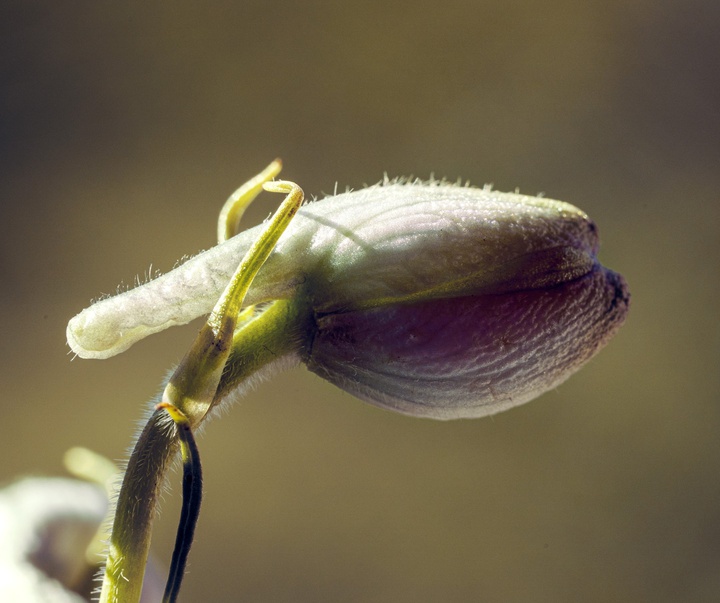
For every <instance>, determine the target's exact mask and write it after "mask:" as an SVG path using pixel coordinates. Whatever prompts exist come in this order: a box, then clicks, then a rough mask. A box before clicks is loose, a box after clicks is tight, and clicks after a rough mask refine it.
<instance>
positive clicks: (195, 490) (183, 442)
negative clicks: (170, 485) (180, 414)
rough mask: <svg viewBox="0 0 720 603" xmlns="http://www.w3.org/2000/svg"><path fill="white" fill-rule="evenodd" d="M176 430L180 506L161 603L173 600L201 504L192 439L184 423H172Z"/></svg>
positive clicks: (197, 458)
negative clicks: (180, 469) (179, 454)
mask: <svg viewBox="0 0 720 603" xmlns="http://www.w3.org/2000/svg"><path fill="white" fill-rule="evenodd" d="M173 418H175V417H173ZM176 426H177V431H178V437H179V438H180V447H181V450H182V457H183V504H182V510H181V512H180V522H179V524H178V530H177V535H176V537H175V549H174V550H173V556H172V562H171V563H170V573H169V575H168V579H167V584H166V585H165V594H164V595H163V603H175V601H176V600H177V596H178V593H179V592H180V586H181V585H182V581H183V577H184V575H185V565H186V563H187V558H188V555H189V554H190V547H191V546H192V542H193V537H194V535H195V526H196V525H197V520H198V516H199V515H200V504H201V503H202V467H201V465H200V453H199V452H198V448H197V444H196V443H195V437H194V436H193V433H192V430H191V429H190V424H189V422H188V421H187V419H185V420H184V421H181V422H177V421H176Z"/></svg>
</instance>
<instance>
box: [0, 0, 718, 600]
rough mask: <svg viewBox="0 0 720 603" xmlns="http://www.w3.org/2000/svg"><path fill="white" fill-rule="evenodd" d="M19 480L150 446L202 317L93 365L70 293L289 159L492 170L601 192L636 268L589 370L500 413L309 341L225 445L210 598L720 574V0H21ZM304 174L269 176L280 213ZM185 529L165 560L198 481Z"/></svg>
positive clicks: (172, 510) (0, 176) (360, 166)
mask: <svg viewBox="0 0 720 603" xmlns="http://www.w3.org/2000/svg"><path fill="white" fill-rule="evenodd" d="M0 15H1V16H0V44H1V45H2V48H1V50H0V70H1V71H0V77H1V81H0V85H1V89H0V203H1V208H0V209H1V212H2V213H1V216H0V304H1V308H2V311H1V314H0V316H1V318H0V328H1V329H2V331H1V332H2V339H1V341H0V346H2V352H1V354H2V355H1V358H2V362H1V363H0V384H1V385H2V398H1V399H0V411H1V412H2V437H1V438H0V453H2V458H3V463H2V467H0V480H2V481H4V482H7V481H9V480H11V479H12V478H13V477H14V476H18V475H23V474H49V475H62V474H63V468H62V465H61V458H62V454H63V452H64V451H65V450H66V449H67V448H69V447H70V446H73V445H84V446H87V447H89V448H92V449H94V450H97V451H98V452H101V453H103V454H105V455H107V456H109V457H111V458H114V459H122V458H123V457H124V455H125V450H126V448H127V446H128V445H129V443H130V441H131V438H132V434H133V432H134V430H135V427H136V421H137V420H138V419H139V417H140V416H141V412H142V410H141V409H142V407H143V405H144V404H145V402H146V401H147V400H148V399H150V397H151V396H152V395H154V394H155V392H156V391H157V388H158V384H159V383H160V381H161V380H162V378H163V376H164V375H165V373H166V371H167V369H168V368H170V367H171V366H172V365H173V364H174V363H175V362H177V361H178V360H179V358H180V357H181V356H182V354H183V352H184V350H185V349H186V348H187V346H188V345H189V343H190V341H191V340H192V338H193V336H194V332H195V329H196V328H197V323H195V324H194V325H193V326H189V327H184V328H178V329H173V330H171V331H168V332H165V333H163V334H160V335H157V336H155V337H152V338H150V339H148V340H146V341H143V342H141V343H139V344H137V345H136V346H135V347H133V348H132V349H131V350H129V351H128V352H126V353H125V354H123V355H121V356H118V357H116V358H113V359H109V360H106V361H89V360H80V359H75V360H74V361H73V359H72V356H71V355H70V354H69V353H68V348H67V347H66V344H65V335H64V333H65V325H66V323H67V320H68V319H69V318H70V317H71V316H73V315H74V314H75V313H77V312H78V311H80V310H81V309H82V308H84V307H85V306H86V305H88V303H89V302H90V300H91V299H92V298H95V297H98V296H99V295H100V294H101V293H113V292H114V291H115V290H116V287H117V285H118V284H119V283H121V282H122V283H125V284H132V283H133V282H134V280H135V278H136V276H139V278H140V279H141V280H143V279H144V278H145V276H144V275H145V274H146V273H147V272H148V270H149V269H150V266H151V265H152V267H153V269H160V270H163V271H166V270H169V269H170V268H172V266H173V265H174V263H175V261H176V260H177V259H178V258H180V257H182V256H183V255H185V254H193V253H196V252H197V251H199V250H200V249H203V248H207V247H209V246H211V245H213V243H214V236H215V220H216V216H217V212H218V210H219V208H220V207H221V205H222V203H223V201H224V200H225V199H226V198H227V196H228V194H229V193H230V192H232V191H233V190H234V188H235V187H236V186H238V185H239V184H241V183H242V182H243V181H244V180H245V179H246V178H248V177H249V176H251V175H253V174H254V173H256V172H257V171H259V170H260V169H261V168H262V167H264V166H265V165H266V164H267V163H268V162H269V161H270V160H271V159H273V158H274V157H276V156H281V157H282V158H283V160H284V162H285V166H286V167H285V170H284V172H283V175H284V176H285V177H287V178H289V179H292V180H295V181H297V182H298V183H299V184H300V185H301V186H302V187H303V188H304V190H305V191H306V192H307V193H308V194H313V195H319V196H321V195H322V194H324V193H331V192H332V191H333V189H334V187H335V185H336V183H337V184H338V185H339V187H340V188H345V187H346V186H351V187H356V188H357V187H360V186H362V185H363V184H365V183H368V184H369V183H373V182H375V181H377V180H380V179H381V178H382V176H383V173H384V172H387V173H388V174H389V175H391V176H395V175H409V174H413V175H415V176H419V177H423V178H427V177H429V176H430V175H431V174H434V175H435V176H437V177H440V176H444V177H447V178H449V179H452V180H455V179H457V178H463V179H467V180H470V181H471V182H472V183H474V184H477V185H482V184H484V183H493V184H494V185H495V187H496V188H498V189H500V190H514V189H516V188H518V189H519V190H520V191H521V192H524V193H528V194H536V193H540V192H543V193H545V194H546V195H547V196H549V197H553V198H558V199H562V200H565V201H569V202H571V203H574V204H576V205H578V206H580V207H581V208H583V209H584V210H585V211H587V212H588V213H589V214H590V215H591V216H592V217H593V218H594V219H595V220H596V222H597V223H598V225H599V228H600V232H601V238H602V242H603V247H602V251H601V259H602V261H603V263H605V264H606V265H608V266H610V267H612V268H613V269H615V270H617V271H619V272H621V273H622V274H623V275H624V276H625V277H626V278H627V280H628V282H629V284H630V288H631V292H632V294H633V302H632V308H631V312H630V316H629V319H628V322H627V324H626V325H625V327H624V328H623V329H622V331H621V332H620V334H619V335H618V336H617V338H616V339H615V340H614V341H613V342H612V343H611V344H610V345H609V347H608V348H607V349H606V350H604V351H603V352H602V353H601V354H600V355H599V356H598V357H597V358H596V359H595V360H593V361H592V362H591V363H590V364H589V365H588V366H586V367H585V368H584V369H583V370H582V371H581V372H580V373H578V374H577V375H575V376H574V377H573V378H572V379H570V380H569V381H568V382H567V383H565V384H563V385H562V386H560V387H559V388H557V389H556V390H554V391H551V392H549V393H547V394H546V395H544V396H543V397H542V398H541V399H539V400H536V401H534V402H532V403H530V404H528V405H526V406H523V407H520V408H517V409H514V410H512V411H510V412H507V413H504V414H501V415H497V416H495V417H493V418H489V419H483V420H476V421H460V422H450V423H443V422H432V421H427V420H419V419H412V418H408V417H403V416H397V415H393V414H391V413H388V412H385V411H382V410H379V409H376V408H373V407H371V406H368V405H366V404H363V403H361V402H359V401H357V400H355V399H354V398H352V397H351V396H350V395H348V394H345V393H343V392H341V391H339V390H337V389H335V388H333V387H332V386H330V385H328V384H326V383H324V382H322V381H321V380H320V379H318V378H317V377H315V376H314V375H311V374H309V373H308V372H307V371H305V370H304V369H297V370H294V371H291V372H289V373H287V374H283V375H281V376H279V377H278V378H276V379H274V380H273V381H272V382H270V383H266V384H264V385H263V386H262V387H260V388H259V389H257V391H255V392H254V393H252V394H251V395H249V396H247V398H246V399H245V400H244V401H243V402H242V403H241V404H239V405H237V406H236V407H234V408H233V409H232V411H231V412H230V413H229V414H228V415H227V416H225V417H224V418H223V419H222V420H218V421H214V422H213V423H212V424H211V425H209V426H208V428H207V429H206V430H205V432H204V433H203V435H202V437H201V438H200V440H199V445H200V449H201V453H202V455H203V460H204V468H205V474H206V488H205V504H204V508H203V513H202V516H201V518H200V524H199V528H198V533H197V540H196V544H195V548H194V549H193V552H192V554H191V558H190V566H189V574H188V576H187V578H186V584H185V589H184V591H183V594H182V596H181V599H182V600H185V601H200V600H216V601H239V600H242V601H273V602H301V601H307V602H310V601H313V602H314V601H352V602H355V601H357V602H390V601H392V602H410V601H429V602H433V601H443V602H465V601H492V602H499V603H503V602H511V603H512V602H526V601H533V602H538V601H543V602H544V601H552V602H574V601H589V602H595V601H598V602H600V601H628V602H629V601H654V602H656V603H659V602H665V601H667V602H671V601H672V602H674V601H693V602H695V601H716V600H718V596H719V595H720V438H719V437H718V434H719V433H720V404H719V400H718V393H719V390H720V377H719V376H718V360H719V354H718V352H719V350H720V324H719V318H720V316H719V312H718V281H719V278H718V276H719V275H718V272H719V271H718V257H719V255H720V242H719V241H720V237H718V230H719V228H718V227H719V226H720V224H719V222H720V204H719V203H718V191H719V190H720V142H719V141H720V111H719V110H718V107H720V59H719V57H720V37H718V35H717V31H718V26H719V25H720V5H719V4H718V3H717V2H714V1H711V0H683V1H680V0H669V1H666V2H657V1H654V0H645V1H643V0H630V1H625V0H623V1H618V0H610V1H607V0H606V1H603V2H599V1H589V2H576V1H572V0H559V1H555V2H532V1H530V0H525V1H523V0H518V1H514V2H501V1H499V0H495V1H489V0H486V1H470V0H465V1H462V0H444V1H442V2H437V1H434V0H431V1H427V2H405V1H396V2H393V1H388V0H385V1H357V2H352V3H342V2H319V1H314V0H309V1H306V2H297V3H293V2H274V1H257V0H256V1H249V0H248V1H245V2H214V3H189V2H176V3H140V2H130V3H111V2H63V3H55V2H13V1H11V2H4V3H3V6H2V8H0ZM278 201H279V199H278V197H277V196H273V195H264V196H263V197H261V199H260V200H258V202H257V205H256V206H254V207H253V208H252V209H251V211H250V213H249V221H248V223H251V222H257V221H259V220H261V219H263V218H264V217H266V216H267V215H268V214H269V212H270V211H272V209H273V208H274V207H275V206H276V205H277V202H278ZM171 483H172V491H171V492H172V493H171V494H170V495H167V496H166V497H165V501H164V504H163V513H162V515H161V517H160V520H159V522H158V523H157V531H156V537H155V540H154V542H153V550H154V551H155V554H156V555H157V556H158V558H159V559H160V560H161V561H162V562H163V563H167V561H168V560H169V557H170V553H171V549H172V540H173V538H174V530H175V521H176V519H177V512H178V508H179V506H178V505H179V500H178V499H179V487H178V483H179V480H178V475H177V474H175V475H174V476H173V479H172V480H171Z"/></svg>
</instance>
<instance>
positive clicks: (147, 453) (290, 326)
mask: <svg viewBox="0 0 720 603" xmlns="http://www.w3.org/2000/svg"><path fill="white" fill-rule="evenodd" d="M308 320H309V317H308V313H307V310H306V306H305V305H304V304H299V303H298V301H297V299H296V300H293V301H290V300H279V301H276V302H274V303H273V304H271V305H270V306H269V307H268V308H267V309H266V310H265V311H264V312H262V313H261V314H259V316H258V317H257V318H255V319H254V320H251V321H250V322H248V323H246V324H245V325H243V327H242V329H240V330H239V331H238V332H237V333H236V334H235V337H234V339H233V346H232V352H231V354H230V357H229V359H228V362H227V364H226V367H225V371H224V373H223V376H222V379H221V381H220V384H219V386H218V388H217V393H216V396H215V399H214V400H213V406H216V405H217V404H218V403H221V402H222V400H223V398H225V397H226V396H227V395H228V394H229V393H231V391H232V390H234V389H236V388H237V387H238V386H239V385H241V384H242V382H244V381H245V380H246V379H248V378H249V377H251V376H252V375H253V374H255V373H256V372H257V371H258V370H260V369H261V368H263V367H265V366H267V365H268V364H270V363H272V362H273V361H276V360H278V359H280V358H283V357H287V356H288V355H292V354H296V353H297V352H298V346H299V345H300V344H299V342H300V341H302V340H303V336H304V334H305V333H306V332H307V328H308ZM206 417H207V413H205V414H203V415H202V416H188V419H189V420H190V423H191V424H192V427H193V429H197V427H198V426H199V425H200V424H201V423H202V422H203V421H204V419H205V418H206ZM178 448H179V446H178V440H177V435H176V430H175V427H174V423H173V421H172V419H171V418H170V417H169V416H168V414H167V412H165V411H164V410H156V411H155V412H154V413H153V414H152V416H151V417H150V419H149V421H148V423H147V425H146V426H145V428H144V429H143V430H142V432H141V433H140V436H139V438H138V440H137V443H136V444H135V448H134V450H133V452H132V454H131V456H130V460H129V462H128V466H127V470H126V472H125V477H124V478H123V482H122V486H121V488H120V494H119V496H118V501H117V507H116V511H115V518H114V522H113V529H112V536H111V538H110V546H109V551H108V558H107V565H106V570H105V579H104V582H103V588H102V592H101V595H100V602H101V603H136V602H137V601H139V599H140V593H141V590H142V582H143V577H144V573H145V565H146V563H147V557H148V552H149V547H150V539H151V531H152V521H153V519H154V517H155V513H156V507H157V501H158V493H159V490H160V487H161V486H162V484H163V480H164V479H165V473H166V471H167V468H168V465H169V463H170V462H171V460H172V459H173V458H174V457H175V455H176V454H177V451H178Z"/></svg>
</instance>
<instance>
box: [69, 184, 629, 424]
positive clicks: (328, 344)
mask: <svg viewBox="0 0 720 603" xmlns="http://www.w3.org/2000/svg"><path fill="white" fill-rule="evenodd" d="M258 228H260V227H258ZM258 232H259V230H257V229H250V230H248V231H245V232H243V233H241V234H240V235H238V236H236V237H233V238H232V239H230V240H228V241H227V242H225V243H223V244H222V245H218V246H217V247H215V248H213V249H211V250H209V251H207V252H205V253H203V254H200V255H198V256H197V257H195V258H193V259H191V260H189V261H188V262H186V263H185V264H183V265H182V266H180V267H179V268H177V269H175V270H174V271H172V272H170V273H168V274H166V275H164V276H162V277H160V278H158V279H156V280H155V281H152V282H150V283H147V284H145V285H143V286H141V287H139V288H137V289H135V290H132V291H129V292H127V293H124V294H122V295H119V296H116V297H114V298H109V299H107V300H103V301H101V302H98V303H97V304H95V305H94V306H91V307H90V308H88V309H87V310H85V311H84V312H83V313H81V314H80V315H78V316H77V317H75V318H74V319H73V320H72V321H71V322H70V324H69V326H68V341H69V343H70V345H71V347H72V348H73V350H74V351H75V352H76V353H77V354H78V355H80V356H83V357H97V358H104V357H107V356H111V355H113V354H115V353H118V352H120V351H123V350H124V349H126V348H127V347H129V346H130V345H132V343H134V342H135V341H137V340H138V339H140V338H142V337H144V336H146V335H148V334H150V333H153V332H156V331H159V330H161V329H163V328H166V327H167V326H171V325H173V324H182V323H185V322H188V321H190V320H192V319H193V318H195V317H196V316H198V315H200V314H203V313H207V312H209V311H210V310H211V308H212V307H213V304H214V303H215V301H216V300H217V299H218V296H219V295H220V293H221V292H222V290H223V288H224V287H225V285H226V283H227V282H228V280H229V279H230V277H231V276H232V274H233V272H234V270H235V268H236V267H237V265H238V263H239V261H240V258H241V257H242V256H243V254H244V253H245V251H246V250H247V249H248V247H249V246H250V244H251V243H252V241H253V240H255V238H256V237H257V236H258ZM597 250H598V238H597V231H596V228H595V226H594V224H593V223H592V222H591V221H590V220H589V218H588V217H587V216H586V215H585V214H584V213H583V212H581V211H580V210H578V209H577V208H575V207H573V206H572V205H569V204H567V203H562V202H559V201H553V200H549V199H543V198H537V197H528V196H523V195H518V194H509V193H499V192H496V191H491V190H489V189H477V188H470V187H461V186H456V185H446V184H438V183H431V184H427V183H423V184H421V183H416V184H399V183H386V184H384V185H378V186H373V187H370V188H366V189H363V190H360V191H356V192H351V193H344V194H340V195H336V196H332V197H328V198H326V199H323V200H322V201H318V202H314V203H310V204H308V205H306V206H304V207H303V208H302V209H301V210H300V211H299V212H298V214H297V216H296V217H295V219H294V220H293V222H292V223H291V224H290V225H289V227H288V228H287V230H286V231H285V233H284V234H283V236H282V237H281V238H280V241H279V243H278V245H277V247H276V248H275V250H274V252H273V253H272V254H271V255H270V257H269V259H268V260H267V262H266V263H265V265H264V266H263V268H262V269H261V270H260V272H259V274H258V276H257V278H256V279H255V281H254V282H253V285H252V287H251V288H250V290H249V292H248V295H247V298H246V301H245V304H246V305H252V304H258V303H261V302H267V301H271V300H277V299H284V300H292V301H293V304H294V306H295V308H296V310H298V309H299V310H298V312H299V313H300V314H301V320H300V321H299V323H298V324H300V325H302V326H301V328H300V329H299V330H298V329H296V330H295V331H293V332H288V338H292V339H293V341H294V342H295V343H294V344H293V346H292V350H291V352H290V353H289V355H290V356H292V357H293V358H295V359H299V360H302V361H304V362H305V363H306V364H307V366H308V368H309V369H310V370H311V371H313V372H315V373H317V374H318V375H320V376H322V377H323V378H325V379H327V380H329V381H331V382H332V383H335V384H336V385H338V386H339V387H341V388H343V389H345V390H347V391H349V392H351V393H353V394H355V395H356V396H358V397H360V398H362V399H364V400H366V401H368V402H371V403H373V404H377V405H379V406H383V407H386V408H391V409H393V410H398V411H401V412H405V413H408V414H413V415H418V416H426V417H433V418H440V419H447V418H461V417H478V416H483V415H487V414H491V413H494V412H498V411H501V410H504V409H506V408H509V407H511V406H514V405H517V404H520V403H523V402H526V401H528V400H530V399H532V398H534V397H536V396H538V395H540V394H541V393H543V392H544V391H547V390H548V389H550V388H553V387H555V386H556V385H558V384H559V383H560V382H562V381H563V380H564V379H566V378H567V377H568V376H569V375H570V374H571V373H573V372H574V371H576V370H577V369H578V368H579V367H580V366H581V365H582V364H584V363H585V362H586V361H587V360H588V359H590V358H591V357H592V356H593V355H594V354H595V353H596V352H597V351H598V350H599V349H600V348H601V347H602V346H603V345H604V344H605V343H607V341H608V340H609V339H610V338H611V337H612V335H613V334H614V333H615V332H616V331H617V329H618V328H619V327H620V325H621V324H622V322H623V320H624V318H625V316H626V313H627V310H628V303H629V294H628V291H627V287H626V285H625V282H624V281H623V279H622V277H620V276H619V275H617V274H615V273H613V272H611V271H609V270H606V269H605V268H603V267H602V266H600V264H599V263H598V261H597V258H596V253H597Z"/></svg>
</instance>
